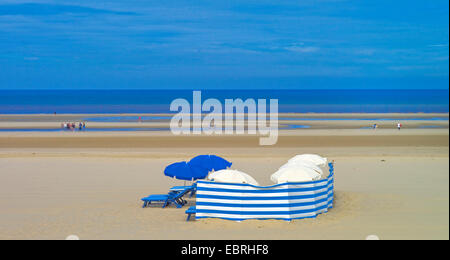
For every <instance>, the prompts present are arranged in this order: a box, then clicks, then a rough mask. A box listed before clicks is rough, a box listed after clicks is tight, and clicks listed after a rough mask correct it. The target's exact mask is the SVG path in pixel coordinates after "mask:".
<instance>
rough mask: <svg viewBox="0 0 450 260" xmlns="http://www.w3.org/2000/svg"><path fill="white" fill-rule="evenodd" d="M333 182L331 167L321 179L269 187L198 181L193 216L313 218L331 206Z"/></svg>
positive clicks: (231, 218) (238, 218) (237, 218)
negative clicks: (328, 174)
mask: <svg viewBox="0 0 450 260" xmlns="http://www.w3.org/2000/svg"><path fill="white" fill-rule="evenodd" d="M333 184H334V174H333V170H331V171H330V176H329V177H328V178H327V179H324V180H320V181H314V182H304V183H283V184H277V185H273V186H268V187H260V186H253V185H250V184H234V183H233V184H231V183H217V182H208V181H198V182H197V199H196V218H197V219H202V218H222V219H228V220H236V221H240V220H245V219H284V220H292V219H299V218H312V217H316V216H317V215H318V214H321V213H325V212H327V211H328V210H329V209H330V208H332V207H333V196H334V193H333V190H334V186H333Z"/></svg>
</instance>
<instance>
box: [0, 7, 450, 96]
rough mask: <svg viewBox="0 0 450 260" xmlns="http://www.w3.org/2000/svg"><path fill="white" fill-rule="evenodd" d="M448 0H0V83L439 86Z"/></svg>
mask: <svg viewBox="0 0 450 260" xmlns="http://www.w3.org/2000/svg"><path fill="white" fill-rule="evenodd" d="M448 10H449V6H448V1H447V0H433V1H415V0H409V1H403V0H397V1H387V0H377V1H344V0H323V1H320V0H315V1H312V0H302V1H292V0H291V1H280V0H277V1H274V0H272V1H266V0H258V1H250V0H241V1H229V0H227V1H211V0H209V1H201V0H200V1H194V0H190V1H179V0H177V1H172V0H165V1H152V0H127V1H125V0H123V1H119V0H108V1H88V0H72V1H67V0H58V1H32V2H31V1H20V0H2V1H1V2H0V89H109V88H115V89H126V88H150V89H151V88H189V89H191V88H196V89H200V88H204V89H208V88H298V89H316V88H325V89H326V88H338V89H339V88H422V89H428V88H434V89H437V88H440V89H448V82H449V75H448V70H449V65H448V64H449V60H448V57H449V51H448V50H449V45H448V38H449V28H448V19H449V17H448Z"/></svg>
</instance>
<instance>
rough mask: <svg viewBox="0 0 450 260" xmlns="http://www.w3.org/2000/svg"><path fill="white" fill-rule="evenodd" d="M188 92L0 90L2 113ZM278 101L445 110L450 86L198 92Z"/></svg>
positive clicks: (137, 102)
mask: <svg viewBox="0 0 450 260" xmlns="http://www.w3.org/2000/svg"><path fill="white" fill-rule="evenodd" d="M176 98H184V99H187V100H188V101H190V102H191V104H192V91H191V90H0V114H28V113H31V114H40V113H54V112H56V113H59V114H61V113H86V114H94V113H169V112H170V111H169V106H170V103H171V102H172V100H174V99H176ZM208 98H215V99H218V100H220V101H222V103H223V102H224V100H225V99H236V98H241V99H244V100H245V99H247V98H253V99H278V100H279V112H298V113H308V112H317V113H358V112H359V113H394V112H398V113H413V112H425V113H432V112H441V113H448V112H449V91H448V90H234V89H233V90H202V100H203V101H204V100H206V99H208Z"/></svg>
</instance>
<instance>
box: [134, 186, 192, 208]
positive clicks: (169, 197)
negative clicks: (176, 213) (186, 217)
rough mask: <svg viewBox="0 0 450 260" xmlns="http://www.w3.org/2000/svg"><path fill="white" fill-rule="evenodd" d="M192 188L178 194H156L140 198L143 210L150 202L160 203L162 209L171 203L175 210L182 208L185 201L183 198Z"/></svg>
mask: <svg viewBox="0 0 450 260" xmlns="http://www.w3.org/2000/svg"><path fill="white" fill-rule="evenodd" d="M192 189H193V187H192V186H189V187H188V188H186V189H184V190H182V191H180V192H169V194H158V195H150V196H148V197H145V198H142V199H141V200H142V201H143V202H144V205H143V206H142V207H143V208H145V207H147V206H149V205H150V204H151V203H152V202H162V203H163V208H165V207H167V206H169V205H170V204H171V203H173V204H175V205H176V207H177V208H181V207H183V206H184V205H185V204H186V203H187V201H186V200H184V199H183V196H184V195H186V194H187V193H189V192H192Z"/></svg>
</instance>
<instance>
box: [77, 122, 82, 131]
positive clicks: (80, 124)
mask: <svg viewBox="0 0 450 260" xmlns="http://www.w3.org/2000/svg"><path fill="white" fill-rule="evenodd" d="M82 129H83V124H82V123H81V122H80V123H79V124H78V130H80V131H81V130H82Z"/></svg>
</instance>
